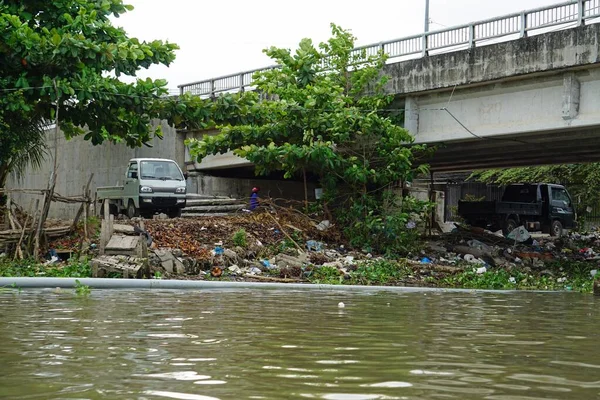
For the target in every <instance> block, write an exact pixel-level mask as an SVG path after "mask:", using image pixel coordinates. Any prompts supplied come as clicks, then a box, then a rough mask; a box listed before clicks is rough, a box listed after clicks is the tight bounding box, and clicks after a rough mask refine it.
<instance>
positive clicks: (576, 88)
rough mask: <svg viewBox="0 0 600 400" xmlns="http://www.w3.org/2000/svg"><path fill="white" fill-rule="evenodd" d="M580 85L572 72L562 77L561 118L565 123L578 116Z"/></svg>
mask: <svg viewBox="0 0 600 400" xmlns="http://www.w3.org/2000/svg"><path fill="white" fill-rule="evenodd" d="M580 95H581V83H580V82H579V80H578V79H577V77H576V76H575V73H574V72H568V73H566V74H565V75H564V76H563V108H562V117H563V119H564V120H565V121H569V120H572V119H574V118H576V117H577V115H578V114H579V103H580Z"/></svg>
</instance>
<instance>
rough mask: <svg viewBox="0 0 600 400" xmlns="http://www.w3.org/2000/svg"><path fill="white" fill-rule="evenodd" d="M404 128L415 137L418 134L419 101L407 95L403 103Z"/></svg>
mask: <svg viewBox="0 0 600 400" xmlns="http://www.w3.org/2000/svg"><path fill="white" fill-rule="evenodd" d="M404 129H406V130H407V131H409V132H410V134H411V135H413V136H415V137H416V136H417V135H418V134H419V102H418V100H417V98H416V97H413V96H408V97H407V98H406V100H405V103H404Z"/></svg>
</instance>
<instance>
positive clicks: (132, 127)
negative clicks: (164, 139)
mask: <svg viewBox="0 0 600 400" xmlns="http://www.w3.org/2000/svg"><path fill="white" fill-rule="evenodd" d="M131 9H132V7H131V6H128V5H124V4H123V2H122V0H102V1H97V0H60V1H46V0H1V1H0V93H1V95H0V188H1V187H3V186H4V184H5V182H6V178H7V176H8V174H9V173H10V172H14V171H17V172H18V171H19V170H22V167H23V166H24V165H26V163H27V162H30V161H34V163H35V162H36V161H37V162H38V163H39V161H40V158H41V157H42V156H43V153H44V143H45V140H44V139H45V134H44V126H47V124H48V121H53V120H54V118H53V117H54V113H55V110H56V109H57V106H58V107H59V109H60V110H59V114H60V128H61V130H62V131H63V132H64V133H65V135H66V136H67V137H68V138H71V137H74V136H77V135H82V134H83V135H85V136H84V137H85V139H87V140H90V141H91V142H92V143H94V144H100V143H102V142H105V141H109V142H114V143H121V142H122V143H124V144H126V145H128V146H131V147H134V146H140V145H142V144H143V143H146V142H148V141H149V140H151V139H152V137H153V135H160V134H161V133H160V131H157V132H153V131H152V130H151V129H150V125H149V123H150V121H151V119H152V118H164V117H166V118H168V119H169V120H170V121H172V120H173V114H169V113H167V112H166V111H168V110H165V107H164V102H163V100H164V96H165V95H167V89H166V82H165V81H163V80H150V79H146V80H138V81H137V82H135V83H124V82H122V81H120V80H119V79H118V77H119V76H121V75H129V76H135V74H136V73H137V72H138V71H139V70H140V69H141V68H148V67H150V66H151V65H153V64H163V65H169V64H170V63H171V62H172V61H173V60H174V59H175V54H174V51H175V50H176V49H177V46H176V45H175V44H170V43H165V42H162V41H159V40H157V41H153V42H149V43H147V42H143V41H139V40H138V39H135V38H131V37H129V36H127V34H126V32H125V31H124V30H123V29H121V28H117V27H115V26H113V25H112V23H111V20H110V17H111V16H114V17H118V16H119V15H121V14H123V13H124V12H126V11H128V10H131ZM171 111H173V110H171ZM84 127H85V130H84Z"/></svg>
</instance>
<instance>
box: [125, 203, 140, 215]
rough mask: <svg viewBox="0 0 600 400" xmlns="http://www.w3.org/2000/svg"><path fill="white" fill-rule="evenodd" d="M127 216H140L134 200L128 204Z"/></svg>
mask: <svg viewBox="0 0 600 400" xmlns="http://www.w3.org/2000/svg"><path fill="white" fill-rule="evenodd" d="M127 216H128V217H129V218H135V217H138V216H139V211H138V209H137V208H136V207H135V204H134V203H133V200H129V203H128V204H127Z"/></svg>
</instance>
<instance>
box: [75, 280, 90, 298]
mask: <svg viewBox="0 0 600 400" xmlns="http://www.w3.org/2000/svg"><path fill="white" fill-rule="evenodd" d="M91 292H92V289H91V288H90V287H89V286H87V285H84V284H82V283H81V282H80V281H79V279H75V293H76V294H77V296H89V295H90V293H91Z"/></svg>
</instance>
